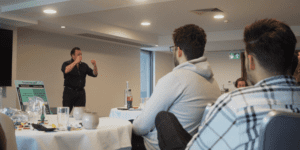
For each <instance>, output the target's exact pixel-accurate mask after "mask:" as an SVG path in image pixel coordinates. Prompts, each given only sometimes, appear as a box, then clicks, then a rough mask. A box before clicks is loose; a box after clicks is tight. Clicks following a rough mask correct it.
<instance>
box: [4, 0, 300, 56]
mask: <svg viewBox="0 0 300 150" xmlns="http://www.w3.org/2000/svg"><path fill="white" fill-rule="evenodd" d="M0 6H1V13H0V25H1V24H4V25H8V26H14V27H25V28H30V29H36V30H43V31H48V32H56V33H60V34H66V35H72V36H78V37H79V36H80V35H87V34H88V35H92V36H89V37H88V38H93V37H98V38H97V39H96V38H94V39H95V40H107V41H110V42H116V43H122V44H127V45H131V46H139V45H140V47H142V48H143V49H148V50H153V51H168V47H169V46H171V45H173V42H172V32H173V30H174V29H176V28H178V27H180V26H183V25H185V24H191V23H192V24H196V25H199V26H200V27H202V28H203V29H204V30H205V31H206V33H207V39H208V43H207V45H206V50H207V51H219V50H238V49H243V48H244V44H243V42H242V39H243V29H244V27H245V26H246V25H249V24H251V23H253V22H254V21H255V20H258V19H264V18H276V19H278V20H280V21H283V22H285V23H287V24H288V25H290V26H291V27H292V30H293V31H294V33H295V35H296V36H297V39H298V41H299V39H300V9H299V8H300V1H299V0H284V1H283V0H272V1H270V0H210V1H207V0H80V1H78V0H43V1H39V0H1V2H0ZM49 8H51V9H55V10H56V11H57V13H56V14H54V15H48V14H44V13H43V10H44V9H49ZM208 8H218V9H220V10H221V11H223V12H221V13H220V12H206V13H202V14H201V15H198V14H195V13H192V12H191V11H193V10H199V9H208ZM216 14H223V15H224V16H225V17H224V19H219V20H216V19H214V18H213V16H214V15H216ZM224 20H227V21H228V23H225V22H224ZM143 21H148V22H151V25H150V26H146V27H145V26H141V25H140V24H141V22H143ZM61 26H66V28H65V29H61V28H60V27H61ZM81 37H82V36H81ZM85 38H87V37H85ZM297 47H300V45H299V43H298V45H297Z"/></svg>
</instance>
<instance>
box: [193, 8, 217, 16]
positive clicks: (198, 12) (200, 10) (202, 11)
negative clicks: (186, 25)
mask: <svg viewBox="0 0 300 150" xmlns="http://www.w3.org/2000/svg"><path fill="white" fill-rule="evenodd" d="M191 12H192V13H195V14H197V15H201V16H202V15H204V14H206V13H214V12H223V11H222V10H220V9H219V8H207V9H197V10H192V11H191Z"/></svg>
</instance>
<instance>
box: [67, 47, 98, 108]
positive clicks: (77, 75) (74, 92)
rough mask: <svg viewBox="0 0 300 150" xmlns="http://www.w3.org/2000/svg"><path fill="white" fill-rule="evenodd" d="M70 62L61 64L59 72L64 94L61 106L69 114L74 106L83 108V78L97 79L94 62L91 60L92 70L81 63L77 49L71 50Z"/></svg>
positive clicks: (84, 100)
mask: <svg viewBox="0 0 300 150" xmlns="http://www.w3.org/2000/svg"><path fill="white" fill-rule="evenodd" d="M70 55H71V57H72V58H71V60H69V61H66V62H64V63H63V65H62V67H61V71H62V72H63V74H64V79H65V81H64V86H65V88H64V92H63V106H64V107H69V108H70V113H71V111H72V109H73V107H74V106H85V103H86V96H85V90H84V86H85V78H86V75H89V76H92V77H97V75H98V71H97V66H96V61H95V60H94V59H93V60H91V63H92V64H93V66H94V69H93V70H92V69H91V68H90V67H89V66H88V65H87V64H86V63H84V62H81V60H82V53H81V50H80V48H79V47H74V48H73V49H72V50H71V53H70Z"/></svg>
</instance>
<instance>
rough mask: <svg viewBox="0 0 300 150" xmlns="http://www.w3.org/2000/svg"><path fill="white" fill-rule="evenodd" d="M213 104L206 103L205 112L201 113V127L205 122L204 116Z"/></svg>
mask: <svg viewBox="0 0 300 150" xmlns="http://www.w3.org/2000/svg"><path fill="white" fill-rule="evenodd" d="M213 104H214V103H208V104H207V105H206V107H205V110H204V112H203V116H202V119H201V126H202V125H203V123H204V121H205V117H206V115H207V114H208V112H209V109H210V108H211V106H212V105H213Z"/></svg>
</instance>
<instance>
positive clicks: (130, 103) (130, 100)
mask: <svg viewBox="0 0 300 150" xmlns="http://www.w3.org/2000/svg"><path fill="white" fill-rule="evenodd" d="M130 108H132V95H131V89H128V92H127V109H128V110H129V109H130Z"/></svg>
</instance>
